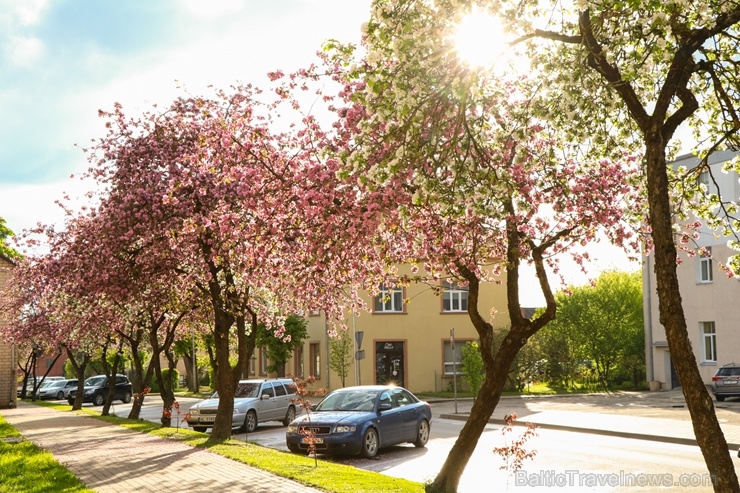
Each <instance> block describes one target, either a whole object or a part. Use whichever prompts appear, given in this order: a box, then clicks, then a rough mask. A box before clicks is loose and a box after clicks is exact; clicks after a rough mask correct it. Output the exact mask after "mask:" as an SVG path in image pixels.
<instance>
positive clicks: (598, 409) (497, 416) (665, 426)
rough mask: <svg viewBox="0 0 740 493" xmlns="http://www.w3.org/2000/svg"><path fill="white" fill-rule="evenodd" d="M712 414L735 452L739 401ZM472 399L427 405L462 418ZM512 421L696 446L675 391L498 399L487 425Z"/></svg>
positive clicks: (450, 416) (738, 441)
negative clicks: (513, 417)
mask: <svg viewBox="0 0 740 493" xmlns="http://www.w3.org/2000/svg"><path fill="white" fill-rule="evenodd" d="M715 406H716V408H715V411H716V413H717V418H718V419H719V422H720V426H721V428H722V431H723V432H724V435H725V439H726V440H727V446H728V448H729V449H730V450H733V451H734V450H740V402H724V403H715ZM471 407H472V400H458V403H457V412H455V406H454V401H451V400H445V401H436V402H433V403H432V410H433V411H434V414H435V416H437V417H440V418H448V419H458V420H466V419H467V417H468V414H469V413H470V408H471ZM512 413H516V414H517V423H518V424H519V425H524V424H525V423H526V422H531V423H534V424H536V425H537V426H538V427H540V428H543V429H554V430H563V431H573V432H583V433H590V434H597V435H607V436H615V437H622V438H632V439H640V440H651V441H659V442H666V443H676V444H682V445H696V438H695V436H694V429H693V426H692V423H691V419H690V416H689V412H688V409H687V408H686V402H685V400H684V398H683V394H681V391H680V390H671V391H662V392H650V393H647V392H639V393H637V392H635V393H625V394H624V395H619V394H614V395H596V394H591V395H581V396H579V395H568V396H563V395H560V396H552V397H535V398H528V397H511V398H507V397H503V398H502V399H501V400H500V401H499V405H498V406H497V407H496V410H495V411H494V414H493V416H492V417H491V419H490V422H491V423H493V424H503V423H504V420H503V417H504V416H506V415H507V414H512Z"/></svg>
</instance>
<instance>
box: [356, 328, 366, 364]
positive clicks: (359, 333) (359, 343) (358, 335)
mask: <svg viewBox="0 0 740 493" xmlns="http://www.w3.org/2000/svg"><path fill="white" fill-rule="evenodd" d="M364 334H365V333H364V332H363V331H361V330H358V331H357V332H355V341H356V342H357V349H360V348H361V347H362V336H363V335H364ZM358 359H361V358H358Z"/></svg>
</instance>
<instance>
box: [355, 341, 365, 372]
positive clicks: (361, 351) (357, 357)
mask: <svg viewBox="0 0 740 493" xmlns="http://www.w3.org/2000/svg"><path fill="white" fill-rule="evenodd" d="M364 334H365V333H364V332H363V331H361V330H358V331H357V332H355V342H356V343H357V351H355V361H356V362H357V363H356V364H357V385H362V373H361V372H360V364H359V361H360V360H361V359H364V358H365V350H364V349H360V348H361V347H362V336H363V335H364Z"/></svg>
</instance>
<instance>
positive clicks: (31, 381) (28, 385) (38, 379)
mask: <svg viewBox="0 0 740 493" xmlns="http://www.w3.org/2000/svg"><path fill="white" fill-rule="evenodd" d="M41 378H42V377H36V378H35V379H34V378H33V377H29V379H28V382H26V396H27V397H31V394H32V393H33V387H34V386H35V385H36V382H41ZM56 380H64V377H43V382H41V385H48V384H49V383H51V382H53V381H56ZM22 391H23V382H21V384H20V385H19V386H18V387H17V388H16V395H17V396H18V397H20V396H21V392H22Z"/></svg>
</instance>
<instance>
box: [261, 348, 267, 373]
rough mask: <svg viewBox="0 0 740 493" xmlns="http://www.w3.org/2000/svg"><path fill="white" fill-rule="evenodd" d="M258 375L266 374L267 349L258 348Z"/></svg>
mask: <svg viewBox="0 0 740 493" xmlns="http://www.w3.org/2000/svg"><path fill="white" fill-rule="evenodd" d="M260 375H267V351H265V349H263V348H260Z"/></svg>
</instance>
